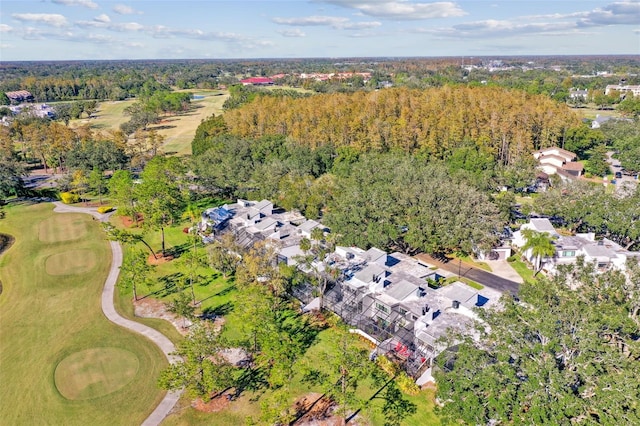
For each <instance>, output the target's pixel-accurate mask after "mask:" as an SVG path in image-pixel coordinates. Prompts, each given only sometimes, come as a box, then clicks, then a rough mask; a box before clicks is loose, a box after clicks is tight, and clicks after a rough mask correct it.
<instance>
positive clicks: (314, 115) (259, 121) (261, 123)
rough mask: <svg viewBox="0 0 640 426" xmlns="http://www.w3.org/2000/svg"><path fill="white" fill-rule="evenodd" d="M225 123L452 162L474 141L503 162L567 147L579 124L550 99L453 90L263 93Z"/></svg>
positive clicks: (242, 131)
mask: <svg viewBox="0 0 640 426" xmlns="http://www.w3.org/2000/svg"><path fill="white" fill-rule="evenodd" d="M224 118H225V122H226V123H227V127H228V130H229V133H231V134H234V135H237V136H241V137H260V136H263V135H284V136H287V137H290V138H292V139H293V140H295V141H297V142H298V143H300V144H303V145H306V146H309V147H311V148H317V147H318V146H321V145H324V144H331V145H333V146H336V147H342V146H349V147H352V148H354V149H355V150H357V151H359V152H367V151H377V152H386V151H390V150H401V151H404V152H411V153H422V154H426V155H428V156H431V157H435V158H446V157H448V156H449V155H451V153H452V152H453V151H454V150H455V149H456V148H458V147H460V146H462V145H464V144H465V143H467V142H468V141H473V142H474V143H475V144H476V145H477V146H478V148H479V149H480V150H481V151H483V152H486V153H487V154H489V155H491V156H493V157H494V158H495V159H496V160H498V161H500V162H501V163H502V164H511V163H513V162H516V161H518V160H519V159H521V158H522V157H524V156H528V155H530V154H531V152H532V151H534V150H536V149H539V148H542V147H547V146H551V145H556V144H558V145H561V146H562V145H564V137H565V136H566V134H567V131H568V130H569V129H570V128H572V127H578V126H579V125H580V120H579V119H578V117H577V116H576V115H575V114H574V113H573V112H571V111H570V110H569V109H568V108H567V107H565V106H563V105H559V104H557V103H556V102H553V101H551V100H550V99H548V98H547V97H544V96H536V95H528V94H526V93H524V92H521V91H510V90H505V89H499V88H489V87H478V88H467V87H449V86H445V87H442V88H433V89H426V90H408V89H387V90H380V91H377V92H370V93H366V92H357V93H353V94H332V95H319V96H313V97H310V98H304V99H290V98H287V97H274V96H259V97H257V98H256V99H255V100H254V101H253V102H251V103H249V104H247V105H245V106H244V107H243V108H241V109H236V110H232V111H228V112H227V113H226V114H225V116H224Z"/></svg>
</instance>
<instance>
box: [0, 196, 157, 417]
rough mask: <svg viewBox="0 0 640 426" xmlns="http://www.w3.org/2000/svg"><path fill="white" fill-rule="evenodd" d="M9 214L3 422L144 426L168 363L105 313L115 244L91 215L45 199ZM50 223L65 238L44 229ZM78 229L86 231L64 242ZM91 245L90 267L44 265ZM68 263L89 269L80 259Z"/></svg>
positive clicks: (0, 353) (4, 262)
mask: <svg viewBox="0 0 640 426" xmlns="http://www.w3.org/2000/svg"><path fill="white" fill-rule="evenodd" d="M5 211H6V213H7V217H6V218H5V219H2V220H0V233H6V234H10V235H12V236H13V237H15V243H14V245H13V246H12V247H11V248H10V249H9V250H7V251H6V252H5V253H3V254H2V256H1V257H0V281H1V282H2V284H3V292H2V294H1V295H0V336H2V344H0V383H2V386H0V401H2V421H1V422H0V423H2V424H7V425H35V424H40V425H42V424H52V425H86V424H87V422H90V423H91V424H92V425H132V424H140V423H142V421H144V419H146V417H147V416H148V415H149V413H150V412H151V411H152V410H153V409H154V408H155V406H156V405H157V404H158V402H159V401H160V400H161V399H162V397H163V395H164V392H162V391H160V390H159V389H157V387H156V383H155V382H156V379H157V377H158V374H159V371H160V370H161V369H163V368H164V367H165V366H166V365H167V361H166V359H165V357H164V355H163V354H162V352H161V351H160V350H159V349H158V348H157V347H156V346H155V345H154V344H152V343H151V342H149V341H147V340H146V339H144V338H143V337H141V336H139V335H137V334H134V333H132V332H129V331H127V330H125V329H123V328H120V327H118V326H116V325H115V324H113V323H111V322H109V321H108V320H107V319H106V318H105V317H104V316H103V314H102V312H101V309H100V295H101V293H102V287H103V285H104V280H105V278H106V276H107V273H108V268H109V265H110V262H111V251H110V250H109V245H108V244H107V242H106V241H105V240H104V237H103V234H102V231H101V229H100V227H99V225H98V223H97V222H94V221H92V219H91V217H90V216H89V215H84V214H69V213H65V214H59V213H53V206H52V205H51V204H48V203H47V204H36V205H26V204H23V205H11V206H9V207H6V208H5ZM54 222H55V223H56V226H59V227H60V229H57V231H58V232H59V234H58V235H60V236H61V237H62V240H58V241H56V240H55V239H54V238H53V237H52V234H50V233H46V232H45V233H44V234H42V232H41V231H42V230H43V229H49V225H50V224H51V223H54ZM65 224H66V226H65ZM74 229H76V230H77V229H85V231H86V233H85V234H84V236H82V237H79V238H78V237H77V236H78V234H77V233H76V234H75V235H76V238H74V239H73V240H65V239H64V236H65V235H68V233H70V232H74V231H73V230H74ZM43 235H44V237H43ZM41 237H43V239H44V240H45V241H41V240H40V238H41ZM87 252H91V253H93V259H94V261H95V265H94V266H93V267H92V270H91V273H83V274H74V275H55V276H54V275H50V273H48V272H51V271H47V270H46V267H45V265H46V264H47V259H52V257H53V259H54V260H55V259H56V257H55V255H57V254H62V255H63V256H62V258H60V259H57V260H56V262H57V261H58V260H65V259H64V257H65V255H66V256H67V259H66V260H65V261H67V262H68V261H70V260H69V257H73V256H75V257H85V255H86V253H87ZM69 254H70V255H72V256H69ZM50 262H51V260H50ZM74 262H76V264H78V265H82V264H84V267H86V266H87V261H86V259H85V260H80V261H75V260H74ZM89 263H91V261H90V260H89Z"/></svg>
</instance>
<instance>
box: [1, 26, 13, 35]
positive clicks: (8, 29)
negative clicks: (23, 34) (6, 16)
mask: <svg viewBox="0 0 640 426" xmlns="http://www.w3.org/2000/svg"><path fill="white" fill-rule="evenodd" d="M11 31H13V27H10V26H9V25H7V24H0V33H10V32H11Z"/></svg>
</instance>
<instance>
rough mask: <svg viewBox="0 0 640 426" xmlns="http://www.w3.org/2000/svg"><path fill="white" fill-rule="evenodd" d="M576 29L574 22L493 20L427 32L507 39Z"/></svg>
mask: <svg viewBox="0 0 640 426" xmlns="http://www.w3.org/2000/svg"><path fill="white" fill-rule="evenodd" d="M575 29H576V24H575V23H574V22H526V21H525V22H523V21H520V20H518V22H515V21H508V20H495V19H489V20H486V21H475V22H467V23H464V24H459V25H454V26H453V27H451V28H445V29H436V30H427V31H425V32H430V33H432V34H436V35H439V36H443V37H450V38H489V37H507V36H517V35H523V34H558V35H559V34H566V33H567V31H572V30H575Z"/></svg>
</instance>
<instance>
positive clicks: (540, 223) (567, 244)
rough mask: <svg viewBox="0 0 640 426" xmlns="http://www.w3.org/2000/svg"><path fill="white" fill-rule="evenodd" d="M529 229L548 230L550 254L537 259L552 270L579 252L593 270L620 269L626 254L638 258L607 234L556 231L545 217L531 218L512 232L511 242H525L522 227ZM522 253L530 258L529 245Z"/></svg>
mask: <svg viewBox="0 0 640 426" xmlns="http://www.w3.org/2000/svg"><path fill="white" fill-rule="evenodd" d="M525 229H531V230H534V231H538V232H544V233H547V234H549V236H550V237H551V238H552V241H553V245H554V246H555V253H554V254H553V256H549V257H545V258H543V259H542V260H541V268H542V270H544V271H546V272H548V273H551V274H554V273H555V272H556V271H557V267H558V266H559V265H566V264H572V263H575V262H576V261H577V259H578V257H580V256H582V257H583V258H584V261H585V262H588V263H593V264H595V266H596V268H597V270H599V271H605V270H609V269H617V270H620V271H624V270H625V269H626V262H627V259H629V258H636V259H640V252H634V251H629V250H627V249H625V248H623V247H621V246H620V245H619V244H617V243H616V242H614V241H611V240H609V239H607V238H603V239H602V240H596V239H595V234H594V233H584V234H576V235H569V236H567V235H561V234H560V233H558V232H557V231H556V229H555V228H554V226H553V224H552V223H551V221H549V219H544V218H540V219H531V220H530V221H529V223H525V224H524V225H522V226H521V227H520V230H519V231H516V232H514V237H513V245H515V246H516V247H523V246H524V245H525V244H526V239H525V238H524V236H523V234H522V231H523V230H525ZM523 255H524V256H525V257H526V258H527V260H529V261H530V262H534V261H535V259H534V256H533V253H532V249H528V250H526V251H525V252H524V253H523Z"/></svg>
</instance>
